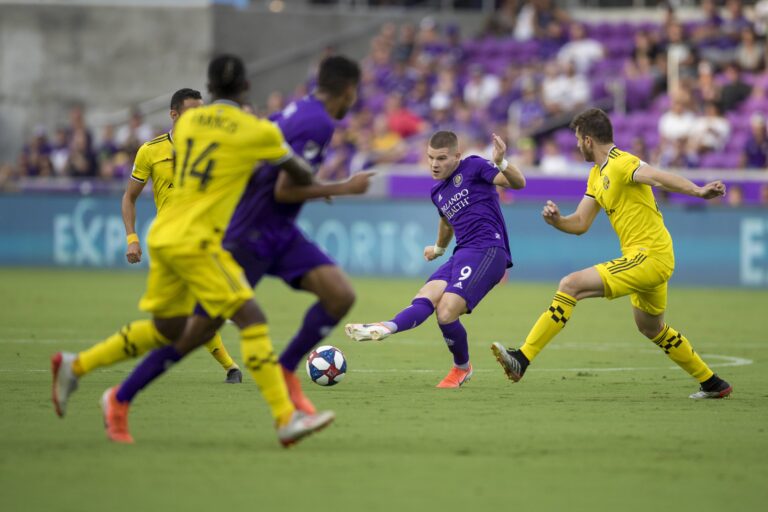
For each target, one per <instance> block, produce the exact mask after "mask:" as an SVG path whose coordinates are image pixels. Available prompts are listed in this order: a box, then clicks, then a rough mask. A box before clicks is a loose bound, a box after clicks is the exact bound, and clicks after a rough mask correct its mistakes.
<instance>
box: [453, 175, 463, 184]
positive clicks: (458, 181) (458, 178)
mask: <svg viewBox="0 0 768 512" xmlns="http://www.w3.org/2000/svg"><path fill="white" fill-rule="evenodd" d="M463 179H464V178H462V177H461V174H457V175H456V176H454V177H453V186H454V187H458V186H459V185H461V182H462V180H463Z"/></svg>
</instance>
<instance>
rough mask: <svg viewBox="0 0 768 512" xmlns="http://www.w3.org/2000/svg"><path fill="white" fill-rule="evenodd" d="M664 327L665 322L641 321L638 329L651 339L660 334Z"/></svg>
mask: <svg viewBox="0 0 768 512" xmlns="http://www.w3.org/2000/svg"><path fill="white" fill-rule="evenodd" d="M663 328H664V322H640V323H638V324H637V330H638V331H640V333H641V334H642V335H643V336H645V337H646V338H648V339H649V340H652V339H654V338H655V337H656V336H658V335H659V333H660V332H661V330H662V329H663Z"/></svg>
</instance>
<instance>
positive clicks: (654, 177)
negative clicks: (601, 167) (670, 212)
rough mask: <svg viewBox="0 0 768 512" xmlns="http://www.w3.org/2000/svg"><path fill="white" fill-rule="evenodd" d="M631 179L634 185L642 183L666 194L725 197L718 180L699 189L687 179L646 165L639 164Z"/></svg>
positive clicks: (705, 197) (722, 185)
mask: <svg viewBox="0 0 768 512" xmlns="http://www.w3.org/2000/svg"><path fill="white" fill-rule="evenodd" d="M632 179H633V180H634V181H635V183H644V184H646V185H650V186H652V187H658V188H661V189H663V190H666V191H667V192H677V193H678V194H685V195H687V196H693V197H700V198H702V199H713V198H715V197H720V196H724V195H725V185H724V184H723V182H722V181H720V180H718V181H712V182H709V183H707V184H706V185H704V186H703V187H700V186H698V185H696V184H695V183H694V182H692V181H691V180H689V179H687V178H684V177H682V176H679V175H677V174H672V173H671V172H665V171H661V170H659V169H656V168H654V167H652V166H650V165H648V164H646V163H641V164H640V167H638V168H637V170H635V172H634V174H633V175H632Z"/></svg>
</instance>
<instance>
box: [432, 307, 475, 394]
mask: <svg viewBox="0 0 768 512" xmlns="http://www.w3.org/2000/svg"><path fill="white" fill-rule="evenodd" d="M466 312H467V302H466V300H464V297H461V296H460V295H456V294H455V293H451V292H447V293H445V294H443V296H442V297H441V298H440V302H438V304H437V309H436V314H437V315H436V316H437V325H438V327H440V332H442V333H443V340H445V344H446V345H447V346H448V350H450V352H451V354H453V368H451V370H450V371H449V372H448V375H446V376H445V377H444V378H443V380H442V381H440V383H439V384H438V385H437V387H438V388H458V387H460V386H461V385H462V384H464V383H465V382H467V381H469V380H470V379H471V378H472V365H471V364H470V362H469V345H468V342H467V331H466V329H464V326H463V325H462V324H461V321H460V320H459V317H460V316H461V315H463V314H464V313H466Z"/></svg>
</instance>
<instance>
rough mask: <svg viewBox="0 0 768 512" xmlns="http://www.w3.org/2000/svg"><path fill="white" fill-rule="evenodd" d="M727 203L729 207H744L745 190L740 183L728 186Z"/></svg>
mask: <svg viewBox="0 0 768 512" xmlns="http://www.w3.org/2000/svg"><path fill="white" fill-rule="evenodd" d="M725 201H726V203H727V204H728V206H732V207H734V208H738V207H739V206H742V205H744V189H743V188H742V187H741V185H739V184H738V183H730V184H729V185H728V193H727V194H726V195H725Z"/></svg>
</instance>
